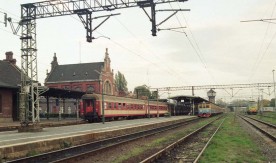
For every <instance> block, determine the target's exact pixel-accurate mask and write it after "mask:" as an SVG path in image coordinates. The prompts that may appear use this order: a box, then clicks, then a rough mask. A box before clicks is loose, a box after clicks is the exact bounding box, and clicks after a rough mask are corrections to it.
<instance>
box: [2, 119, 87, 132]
mask: <svg viewBox="0 0 276 163" xmlns="http://www.w3.org/2000/svg"><path fill="white" fill-rule="evenodd" d="M84 123H86V122H85V121H83V120H82V119H81V118H65V119H63V118H62V119H58V118H50V119H46V118H41V119H40V125H41V126H42V127H43V128H45V127H58V126H68V125H76V124H84ZM19 127H20V122H19V121H15V122H5V123H0V132H3V131H12V130H17V129H18V128H19Z"/></svg>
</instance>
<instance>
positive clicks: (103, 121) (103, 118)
mask: <svg viewBox="0 0 276 163" xmlns="http://www.w3.org/2000/svg"><path fill="white" fill-rule="evenodd" d="M94 71H95V72H96V73H97V74H99V75H100V80H99V81H100V82H101V83H102V123H103V124H104V123H105V117H104V81H103V78H102V76H106V75H104V74H102V73H100V72H99V71H98V70H94Z"/></svg>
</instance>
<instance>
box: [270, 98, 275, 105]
mask: <svg viewBox="0 0 276 163" xmlns="http://www.w3.org/2000/svg"><path fill="white" fill-rule="evenodd" d="M270 106H271V107H275V98H273V99H271V101H270Z"/></svg>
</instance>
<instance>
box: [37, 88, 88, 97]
mask: <svg viewBox="0 0 276 163" xmlns="http://www.w3.org/2000/svg"><path fill="white" fill-rule="evenodd" d="M44 90H45V91H44V92H43V93H42V94H41V95H40V96H44V97H47V96H48V97H56V98H73V99H81V97H82V96H83V95H84V94H86V92H81V91H73V90H65V89H59V88H48V87H44Z"/></svg>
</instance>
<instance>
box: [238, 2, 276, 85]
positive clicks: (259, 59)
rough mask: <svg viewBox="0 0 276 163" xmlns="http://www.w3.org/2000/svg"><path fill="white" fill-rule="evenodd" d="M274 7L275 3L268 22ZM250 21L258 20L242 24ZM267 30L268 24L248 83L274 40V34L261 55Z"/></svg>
mask: <svg viewBox="0 0 276 163" xmlns="http://www.w3.org/2000/svg"><path fill="white" fill-rule="evenodd" d="M275 7H276V2H275V4H274V6H273V9H272V13H271V15H270V20H274V18H272V17H273V15H274V11H275ZM275 19H276V18H275ZM261 20H269V19H261ZM250 21H258V20H248V21H242V22H250ZM269 28H270V23H269V24H268V25H267V27H266V31H265V34H264V37H263V39H262V43H261V46H260V48H259V51H258V55H257V58H256V60H255V62H254V64H253V67H252V69H251V73H250V76H249V78H248V81H249V82H250V81H251V80H252V78H253V76H254V75H255V73H256V70H257V69H258V68H259V65H260V64H261V63H262V60H263V58H264V56H265V54H266V52H267V50H268V48H269V46H270V44H271V43H272V40H273V39H274V38H275V34H274V36H273V37H272V39H271V40H270V43H269V45H268V46H267V47H266V50H265V51H264V52H263V53H261V51H262V49H263V46H264V42H265V39H266V38H267V36H268V30H269Z"/></svg>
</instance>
